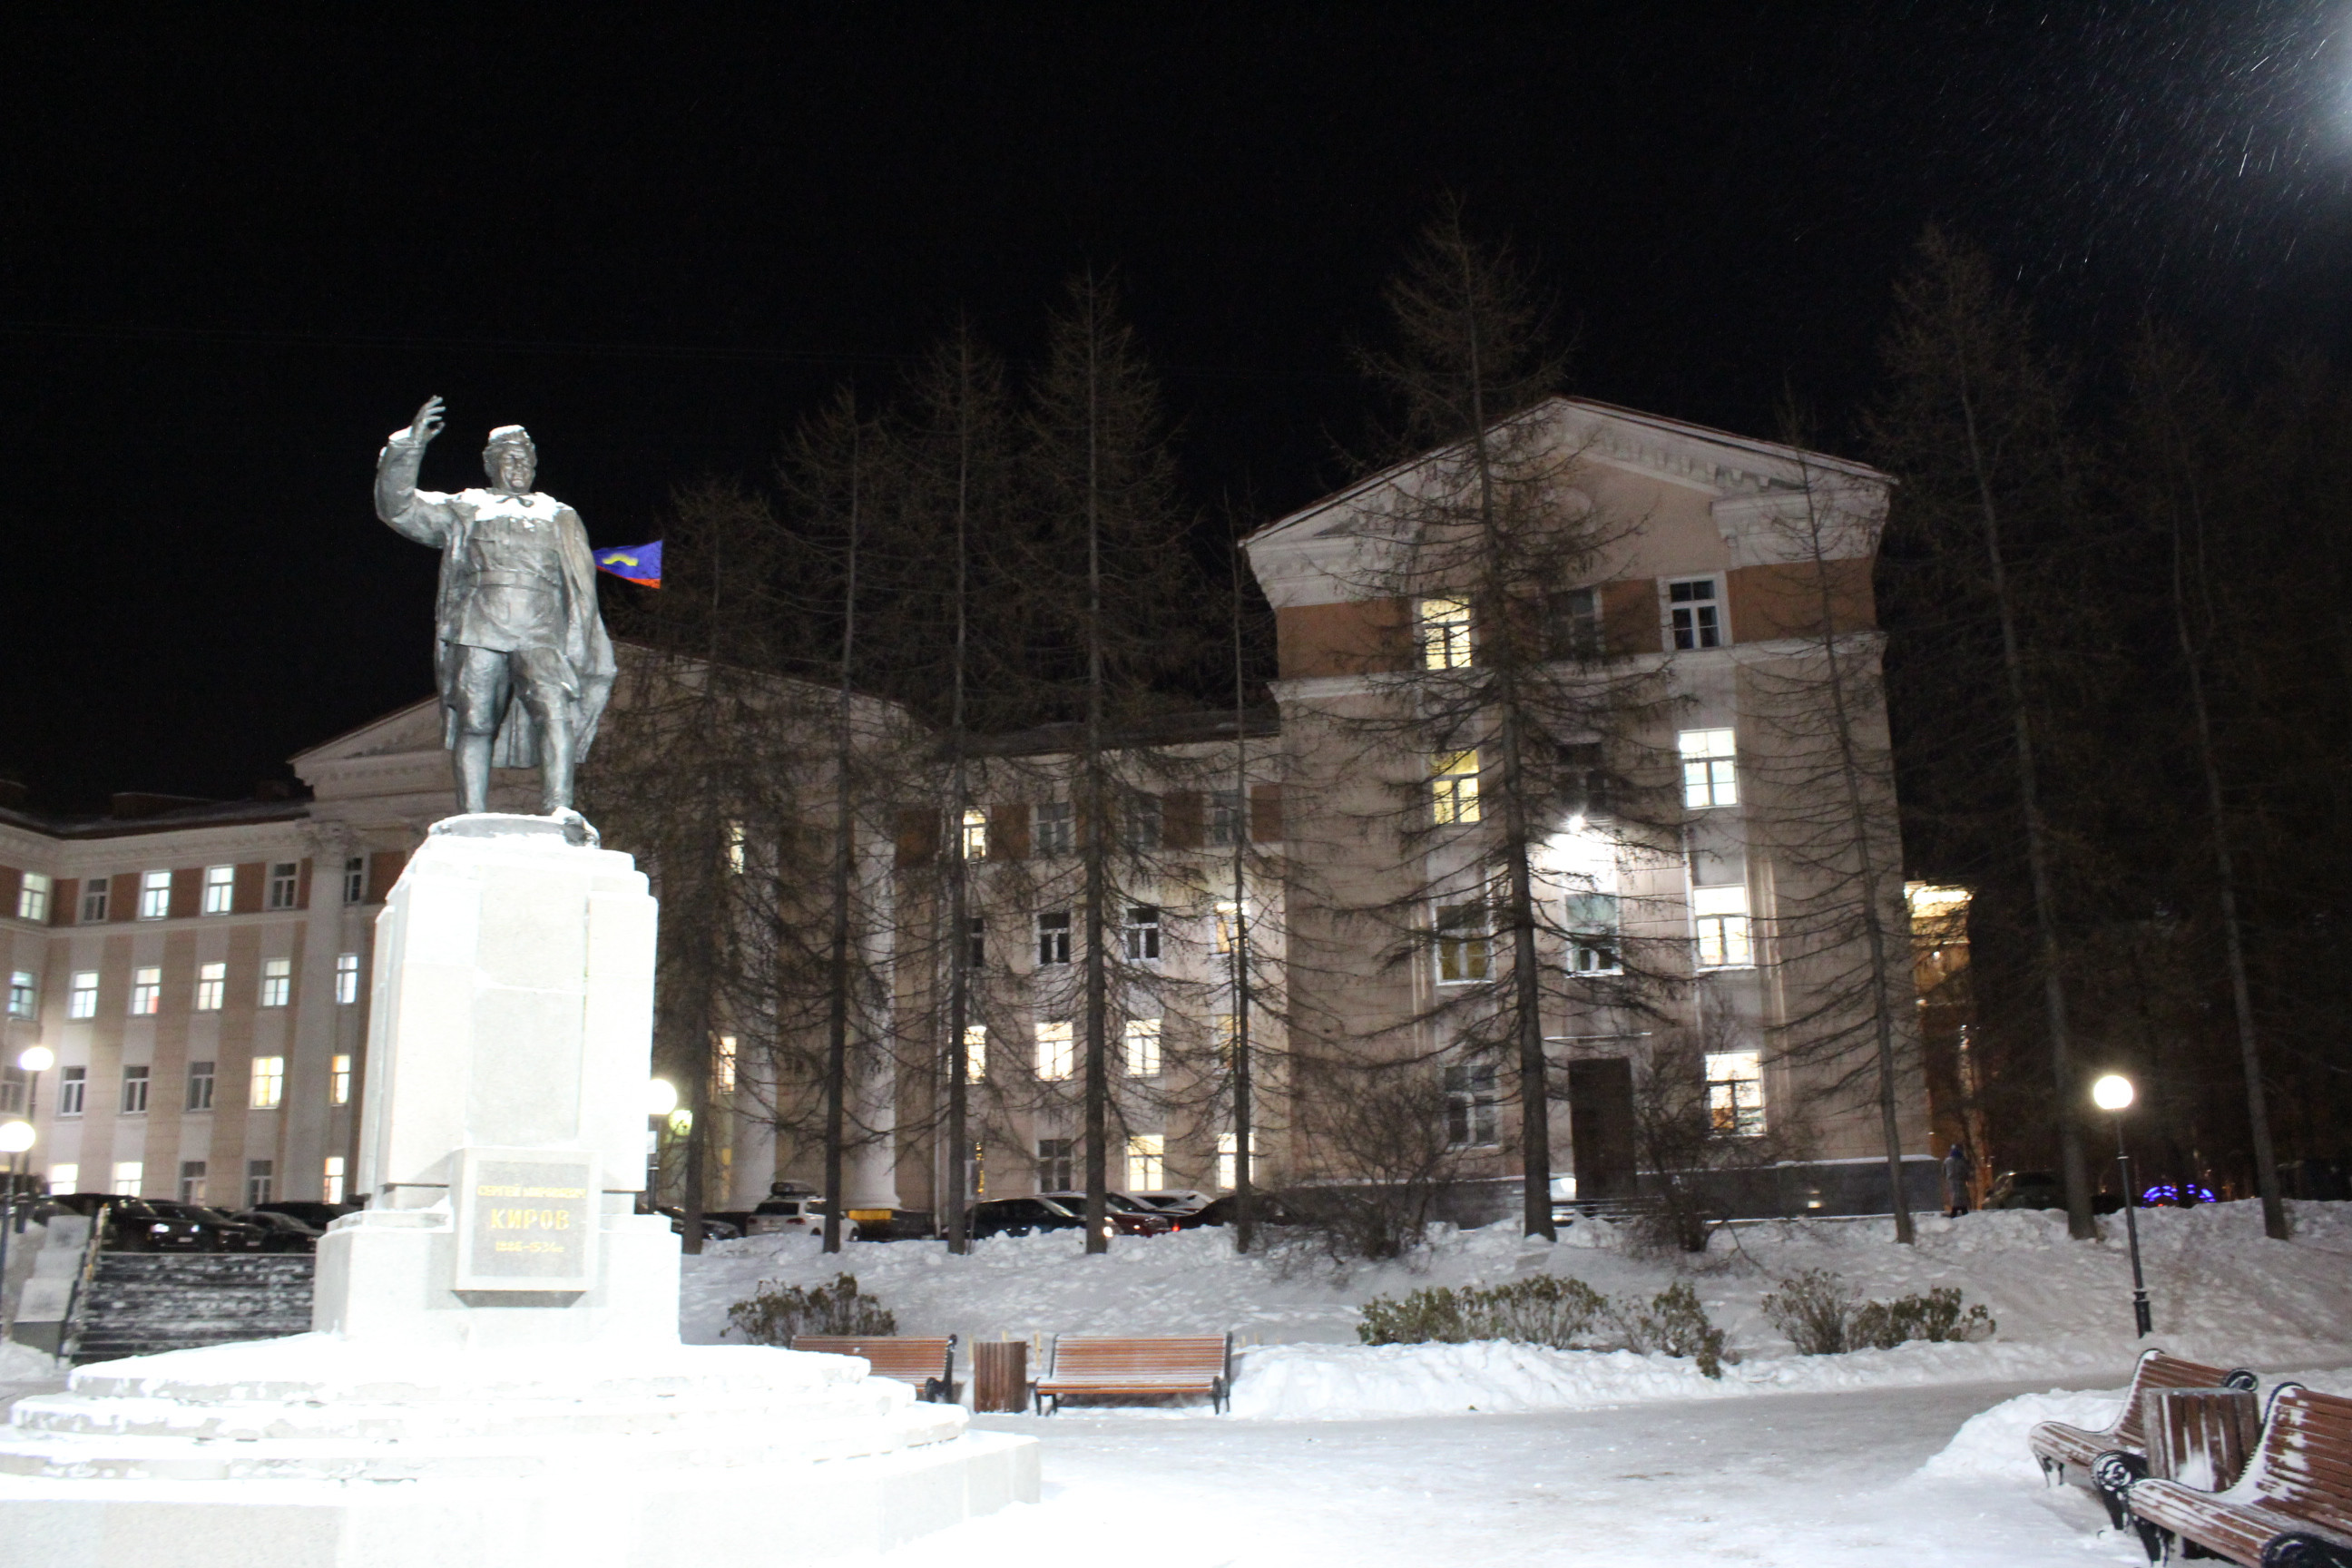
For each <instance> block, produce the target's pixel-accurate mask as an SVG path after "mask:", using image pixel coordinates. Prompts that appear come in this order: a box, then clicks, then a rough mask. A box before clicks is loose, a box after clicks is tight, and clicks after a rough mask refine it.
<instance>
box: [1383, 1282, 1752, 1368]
mask: <svg viewBox="0 0 2352 1568" xmlns="http://www.w3.org/2000/svg"><path fill="white" fill-rule="evenodd" d="M1356 1337H1357V1338H1358V1339H1360V1340H1361V1341H1363V1342H1364V1343H1366V1344H1368V1345H1411V1344H1467V1343H1470V1342H1474V1341H1478V1340H1509V1341H1511V1342H1514V1343H1517V1344H1529V1345H1546V1346H1549V1347H1550V1348H1551V1349H1553V1350H1563V1351H1565V1350H1630V1351H1635V1352H1650V1351H1659V1352H1664V1353H1665V1354H1667V1355H1679V1356H1689V1357H1691V1358H1692V1359H1693V1360H1695V1361H1696V1362H1697V1363H1698V1369H1699V1371H1701V1372H1703V1373H1706V1375H1707V1376H1709V1377H1721V1376H1722V1375H1723V1360H1724V1354H1723V1331H1722V1330H1721V1329H1718V1328H1717V1327H1716V1326H1715V1325H1714V1324H1713V1323H1711V1322H1709V1321H1707V1316H1706V1308H1705V1307H1703V1306H1701V1305H1700V1304H1699V1299H1698V1292H1696V1290H1693V1289H1691V1288H1690V1286H1689V1285H1688V1284H1687V1283H1680V1282H1678V1283H1676V1284H1674V1285H1670V1286H1668V1287H1667V1288H1666V1289H1664V1290H1663V1291H1661V1292H1659V1294H1658V1295H1657V1296H1656V1297H1654V1298H1653V1299H1652V1300H1649V1301H1647V1302H1644V1301H1643V1300H1640V1299H1639V1298H1637V1297H1626V1298H1624V1299H1622V1300H1613V1299H1612V1298H1610V1297H1607V1296H1603V1295H1602V1294H1601V1292H1600V1291H1598V1290H1595V1289H1593V1288H1592V1287H1591V1286H1590V1285H1587V1284H1586V1283H1584V1281H1583V1280H1581V1279H1565V1278H1562V1277H1560V1276H1558V1275H1551V1274H1535V1275H1530V1276H1528V1278H1526V1279H1514V1280H1511V1281H1510V1282H1509V1283H1507V1284H1503V1285H1496V1286H1492V1287H1489V1288H1487V1289H1478V1288H1477V1287H1475V1286H1464V1287H1462V1288H1460V1289H1444V1288H1443V1287H1433V1288H1432V1289H1426V1290H1415V1291H1413V1292H1412V1293H1411V1294H1410V1295H1407V1296H1405V1297H1404V1298H1402V1300H1390V1299H1389V1298H1387V1297H1385V1296H1376V1297H1374V1298H1373V1299H1372V1300H1369V1301H1367V1302H1365V1303H1364V1305H1363V1321H1360V1322H1359V1323H1358V1324H1357V1325H1356Z"/></svg>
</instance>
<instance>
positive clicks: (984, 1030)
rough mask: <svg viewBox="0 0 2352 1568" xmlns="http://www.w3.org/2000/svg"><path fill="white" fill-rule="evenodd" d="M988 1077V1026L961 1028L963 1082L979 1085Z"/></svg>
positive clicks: (970, 1025) (972, 1025) (971, 1025)
mask: <svg viewBox="0 0 2352 1568" xmlns="http://www.w3.org/2000/svg"><path fill="white" fill-rule="evenodd" d="M987 1077H988V1026H987V1025H985V1024H966V1025H965V1026H963V1080H964V1082H966V1083H979V1082H981V1081H982V1080H983V1079H986V1078H987Z"/></svg>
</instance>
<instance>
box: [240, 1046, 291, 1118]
mask: <svg viewBox="0 0 2352 1568" xmlns="http://www.w3.org/2000/svg"><path fill="white" fill-rule="evenodd" d="M285 1099H286V1058H284V1057H256V1058H253V1094H252V1097H251V1098H250V1099H249V1100H247V1102H246V1103H247V1104H248V1105H250V1106H252V1107H253V1109H254V1110H277V1109H278V1106H279V1105H280V1104H282V1103H284V1101H285Z"/></svg>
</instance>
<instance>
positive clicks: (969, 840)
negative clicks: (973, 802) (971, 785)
mask: <svg viewBox="0 0 2352 1568" xmlns="http://www.w3.org/2000/svg"><path fill="white" fill-rule="evenodd" d="M963 858H965V859H967V860H985V859H987V858H988V813H986V812H984V811H982V810H981V809H980V808H979V807H977V806H974V807H973V808H971V810H969V811H967V812H965V813H964V814H963Z"/></svg>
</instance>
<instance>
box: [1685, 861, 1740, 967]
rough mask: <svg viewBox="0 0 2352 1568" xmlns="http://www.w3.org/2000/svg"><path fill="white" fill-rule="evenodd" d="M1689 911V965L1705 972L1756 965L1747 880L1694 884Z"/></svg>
mask: <svg viewBox="0 0 2352 1568" xmlns="http://www.w3.org/2000/svg"><path fill="white" fill-rule="evenodd" d="M1734 895H1737V898H1736V899H1735V898H1734ZM1735 903H1736V904H1737V905H1738V907H1737V908H1734V907H1733V905H1734V904H1735ZM1690 911H1691V962H1692V965H1693V967H1695V968H1696V969H1698V970H1699V971H1701V972H1702V973H1715V972H1717V971H1718V970H1726V969H1753V968H1755V967H1756V933H1755V925H1754V911H1753V910H1751V909H1750V908H1749V907H1748V884H1747V883H1745V882H1726V883H1722V884H1720V885H1713V886H1707V887H1694V888H1692V889H1691V890H1690ZM1710 949H1712V951H1713V953H1714V956H1713V957H1709V952H1710Z"/></svg>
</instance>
